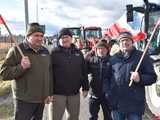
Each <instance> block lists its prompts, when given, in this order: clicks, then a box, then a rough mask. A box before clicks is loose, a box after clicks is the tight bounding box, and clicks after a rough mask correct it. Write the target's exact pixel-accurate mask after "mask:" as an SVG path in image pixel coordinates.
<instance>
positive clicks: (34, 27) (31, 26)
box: [26, 23, 44, 37]
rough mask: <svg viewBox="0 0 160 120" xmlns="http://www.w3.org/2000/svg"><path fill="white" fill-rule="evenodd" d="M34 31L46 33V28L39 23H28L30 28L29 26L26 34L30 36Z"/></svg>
mask: <svg viewBox="0 0 160 120" xmlns="http://www.w3.org/2000/svg"><path fill="white" fill-rule="evenodd" d="M34 32H41V33H43V34H44V30H43V29H42V27H41V25H40V24H38V23H30V24H29V25H28V28H27V32H26V36H27V37H28V36H30V35H31V34H32V33H34Z"/></svg>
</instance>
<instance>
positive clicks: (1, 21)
mask: <svg viewBox="0 0 160 120" xmlns="http://www.w3.org/2000/svg"><path fill="white" fill-rule="evenodd" d="M4 23H5V21H4V19H3V17H2V15H0V24H4Z"/></svg>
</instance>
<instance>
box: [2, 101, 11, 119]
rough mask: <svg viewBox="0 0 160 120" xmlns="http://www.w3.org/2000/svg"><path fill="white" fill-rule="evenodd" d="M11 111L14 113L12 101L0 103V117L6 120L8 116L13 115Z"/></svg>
mask: <svg viewBox="0 0 160 120" xmlns="http://www.w3.org/2000/svg"><path fill="white" fill-rule="evenodd" d="M13 113H14V105H13V103H8V104H2V105H0V119H4V120H6V119H7V120H8V118H10V117H12V116H13Z"/></svg>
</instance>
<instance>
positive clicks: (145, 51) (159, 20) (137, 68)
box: [129, 18, 160, 87]
mask: <svg viewBox="0 0 160 120" xmlns="http://www.w3.org/2000/svg"><path fill="white" fill-rule="evenodd" d="M159 24H160V18H159V19H158V22H157V24H156V26H155V27H154V29H153V32H152V34H151V36H150V38H149V40H148V42H147V45H146V47H145V49H144V51H143V54H142V56H141V59H140V60H139V62H138V65H137V67H136V69H135V72H138V70H139V67H140V65H141V63H142V61H143V59H144V56H145V54H146V53H147V50H148V48H149V45H150V43H151V41H152V39H153V36H154V34H155V32H156V29H157V28H158V26H159ZM132 83H133V80H130V82H129V87H131V85H132Z"/></svg>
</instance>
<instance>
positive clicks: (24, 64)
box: [21, 56, 31, 70]
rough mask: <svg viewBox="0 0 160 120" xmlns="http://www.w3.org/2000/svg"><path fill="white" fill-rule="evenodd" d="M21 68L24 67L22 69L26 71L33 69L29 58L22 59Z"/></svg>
mask: <svg viewBox="0 0 160 120" xmlns="http://www.w3.org/2000/svg"><path fill="white" fill-rule="evenodd" d="M21 66H22V68H23V69H24V70H26V69H28V68H30V67H31V62H30V60H29V58H28V56H24V57H22V59H21Z"/></svg>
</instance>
